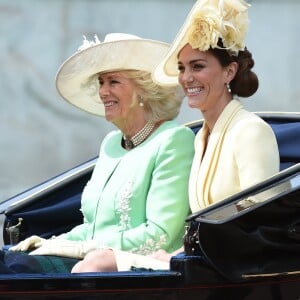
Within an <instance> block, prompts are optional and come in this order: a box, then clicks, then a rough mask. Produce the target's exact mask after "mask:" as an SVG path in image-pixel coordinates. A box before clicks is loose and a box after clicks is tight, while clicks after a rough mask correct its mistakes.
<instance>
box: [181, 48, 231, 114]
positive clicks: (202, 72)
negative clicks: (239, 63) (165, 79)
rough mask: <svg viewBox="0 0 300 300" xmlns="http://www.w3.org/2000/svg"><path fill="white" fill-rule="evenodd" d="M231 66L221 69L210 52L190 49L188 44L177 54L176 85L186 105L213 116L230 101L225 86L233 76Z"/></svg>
mask: <svg viewBox="0 0 300 300" xmlns="http://www.w3.org/2000/svg"><path fill="white" fill-rule="evenodd" d="M234 68H235V67H234V65H233V66H232V65H229V66H227V67H222V66H221V64H220V62H219V61H218V59H217V58H216V57H215V56H214V55H213V54H212V53H211V52H209V51H205V52H202V51H199V50H198V49H192V47H191V46H190V45H189V44H187V45H186V46H185V47H184V48H183V49H182V50H181V52H180V53H179V56H178V69H179V77H178V79H179V82H180V84H181V85H182V87H183V89H184V92H185V94H186V96H187V98H188V102H189V106H190V107H192V108H198V109H200V110H201V112H202V113H204V114H205V113H206V112H208V111H210V112H212V113H213V114H214V115H216V117H217V116H218V115H219V114H220V113H221V112H222V110H223V109H224V107H225V106H226V104H227V103H228V102H229V101H230V100H231V99H232V95H231V94H230V93H229V92H228V90H227V88H226V84H227V83H228V82H230V81H231V80H232V78H233V76H234V74H235V72H234Z"/></svg>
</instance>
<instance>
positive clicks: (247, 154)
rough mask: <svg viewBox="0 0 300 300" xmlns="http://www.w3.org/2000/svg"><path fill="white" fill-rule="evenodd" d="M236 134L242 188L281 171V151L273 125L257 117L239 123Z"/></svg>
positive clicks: (236, 154) (237, 159)
mask: <svg viewBox="0 0 300 300" xmlns="http://www.w3.org/2000/svg"><path fill="white" fill-rule="evenodd" d="M238 125H239V126H238V127H239V128H238V130H236V136H235V141H236V142H235V148H234V151H235V157H236V163H237V166H238V170H239V174H240V185H241V189H245V188H247V187H249V186H251V185H253V184H255V183H257V182H259V181H262V180H264V179H267V178H268V177H270V176H272V175H274V174H275V173H277V172H279V151H278V145H277V142H276V138H275V135H274V133H273V131H272V129H271V127H270V126H269V125H268V124H266V123H265V122H263V121H261V120H260V121H257V120H256V119H250V120H247V119H246V120H244V121H242V122H240V124H238Z"/></svg>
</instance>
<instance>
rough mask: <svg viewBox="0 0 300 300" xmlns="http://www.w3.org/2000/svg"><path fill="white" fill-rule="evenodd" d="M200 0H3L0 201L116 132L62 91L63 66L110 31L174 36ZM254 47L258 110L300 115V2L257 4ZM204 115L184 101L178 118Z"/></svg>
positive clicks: (250, 103) (253, 103)
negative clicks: (59, 78) (59, 76)
mask: <svg viewBox="0 0 300 300" xmlns="http://www.w3.org/2000/svg"><path fill="white" fill-rule="evenodd" d="M193 3H194V0H143V1H140V0H51V1H48V0H26V1H22V0H0V66H1V67H0V99H1V101H0V126H1V139H0V149H1V150H0V151H1V156H0V172H1V177H0V201H2V200H5V199H6V198H8V197H10V196H13V195H15V194H17V193H19V192H21V191H23V190H25V189H27V188H29V187H31V186H33V185H36V184H38V183H41V182H42V181H44V180H46V179H48V178H49V177H53V176H56V175H57V174H59V173H62V172H63V171H66V170H68V169H70V168H71V167H73V166H75V165H78V164H80V163H82V162H84V161H86V160H88V159H90V158H92V157H95V156H96V155H97V154H98V149H99V145H100V143H101V141H102V139H103V137H104V135H105V134H106V133H107V132H108V131H110V130H112V129H114V127H113V126H112V125H111V124H109V123H107V122H106V121H105V120H104V119H101V118H98V117H95V116H92V115H89V114H87V113H85V112H82V111H79V110H78V109H77V108H75V107H73V106H71V105H70V104H68V103H66V102H65V101H64V100H62V99H61V97H60V96H59V95H58V93H57V92H56V89H55V84H54V78H55V74H56V71H57V69H58V68H59V66H60V65H61V63H62V62H63V61H64V60H65V59H67V58H68V57H69V56H70V55H72V54H73V53H74V52H75V51H76V50H77V48H78V46H80V45H81V43H82V36H83V35H86V37H87V38H88V39H93V36H94V34H95V33H96V34H97V35H98V36H99V38H100V40H101V39H102V40H103V38H104V36H105V35H106V33H109V32H125V33H132V34H136V35H139V36H141V37H145V38H150V39H158V40H162V41H164V42H172V40H173V38H174V37H175V35H176V33H177V31H178V29H179V28H180V26H181V24H182V22H183V20H184V19H185V17H186V15H187V13H188V12H189V10H190V8H191V7H192V5H193ZM250 3H251V4H252V7H251V8H250V10H249V15H250V29H249V33H248V38H247V46H248V48H249V50H250V51H251V52H252V53H253V56H254V58H255V62H256V65H255V71H256V72H257V74H258V76H259V79H260V88H259V91H258V92H257V94H256V95H255V96H253V97H252V98H251V99H248V100H246V101H244V100H242V101H243V103H244V104H245V105H246V107H247V108H248V109H250V110H252V111H261V110H264V111H266V110H268V111H278V110H284V111H300V84H299V70H300V58H299V55H298V46H299V45H300V36H299V34H298V32H299V30H300V21H299V18H298V15H299V9H300V1H298V0H252V1H251V2H250ZM197 118H201V114H200V112H198V111H192V110H191V109H189V108H188V107H187V105H186V103H184V104H183V107H182V111H181V113H180V116H179V117H178V121H179V122H181V123H183V122H188V121H192V120H194V119H197ZM262 142H263V141H262Z"/></svg>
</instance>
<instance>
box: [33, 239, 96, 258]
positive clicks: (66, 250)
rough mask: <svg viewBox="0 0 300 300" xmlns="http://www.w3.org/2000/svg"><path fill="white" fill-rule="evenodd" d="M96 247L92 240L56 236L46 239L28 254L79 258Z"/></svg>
mask: <svg viewBox="0 0 300 300" xmlns="http://www.w3.org/2000/svg"><path fill="white" fill-rule="evenodd" d="M96 248H97V246H96V242H95V241H92V240H89V241H69V240H64V239H60V238H57V239H52V240H46V241H45V242H44V243H43V244H42V246H41V247H39V248H37V249H35V250H34V251H32V252H30V253H29V255H56V256H64V257H71V258H80V259H81V258H84V257H85V255H86V254H87V253H88V252H90V251H92V250H94V249H96Z"/></svg>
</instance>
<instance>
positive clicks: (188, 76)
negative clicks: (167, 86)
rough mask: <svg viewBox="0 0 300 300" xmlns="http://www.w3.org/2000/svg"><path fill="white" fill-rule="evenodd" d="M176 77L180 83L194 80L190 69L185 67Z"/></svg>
mask: <svg viewBox="0 0 300 300" xmlns="http://www.w3.org/2000/svg"><path fill="white" fill-rule="evenodd" d="M178 79H179V82H180V83H181V84H184V83H190V82H193V81H194V76H193V73H192V72H191V71H190V70H188V69H185V70H184V71H183V72H182V73H180V74H179V78H178Z"/></svg>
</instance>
